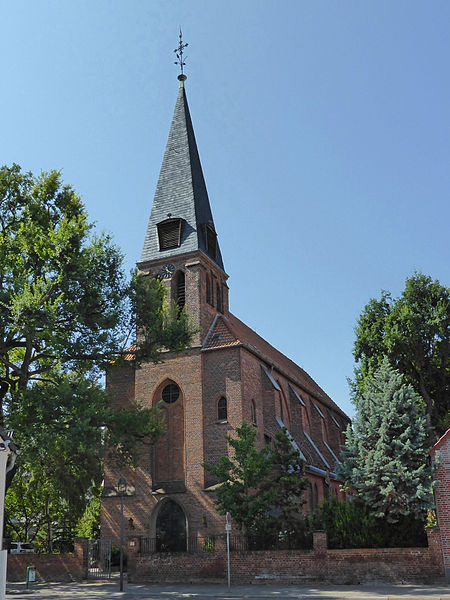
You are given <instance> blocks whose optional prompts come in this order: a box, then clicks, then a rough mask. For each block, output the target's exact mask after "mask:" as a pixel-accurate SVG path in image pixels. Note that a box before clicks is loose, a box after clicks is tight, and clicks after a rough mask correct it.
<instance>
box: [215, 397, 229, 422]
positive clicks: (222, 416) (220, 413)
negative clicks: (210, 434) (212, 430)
mask: <svg viewBox="0 0 450 600" xmlns="http://www.w3.org/2000/svg"><path fill="white" fill-rule="evenodd" d="M227 417H228V409H227V399H226V398H225V397H224V396H222V398H220V399H219V402H218V403H217V418H218V419H219V421H226V420H227Z"/></svg>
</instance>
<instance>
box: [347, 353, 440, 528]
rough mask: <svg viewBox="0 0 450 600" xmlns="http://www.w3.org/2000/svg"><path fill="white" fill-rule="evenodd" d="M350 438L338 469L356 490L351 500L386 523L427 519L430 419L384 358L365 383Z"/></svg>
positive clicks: (430, 499) (430, 482)
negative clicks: (406, 516)
mask: <svg viewBox="0 0 450 600" xmlns="http://www.w3.org/2000/svg"><path fill="white" fill-rule="evenodd" d="M346 439H347V442H346V445H345V446H344V447H343V449H342V455H343V460H342V463H340V465H338V466H337V470H336V471H337V474H338V476H339V477H340V478H341V479H342V480H343V481H344V482H345V485H346V486H347V487H348V488H350V489H353V490H355V494H354V496H352V499H354V500H359V501H361V502H362V504H364V505H366V506H368V508H369V510H370V512H371V514H373V515H374V516H375V517H379V518H385V519H386V521H387V522H396V521H398V520H399V519H400V518H401V517H402V516H404V515H413V516H414V517H415V518H417V519H421V520H424V518H425V516H426V511H427V510H428V509H429V508H432V506H433V496H432V490H433V485H434V483H433V476H432V474H433V467H432V465H431V464H430V461H429V457H428V442H427V440H428V439H429V426H428V419H427V417H426V416H425V415H424V414H423V409H422V408H421V406H420V402H418V399H417V395H416V394H415V392H414V390H413V388H412V386H410V385H406V384H405V383H403V377H402V375H401V374H400V373H399V372H398V371H396V370H395V369H393V368H392V367H391V366H390V365H389V362H388V360H387V359H386V358H385V359H384V360H383V362H382V364H381V366H380V368H379V369H378V370H377V371H375V373H374V374H373V376H372V377H370V378H368V379H367V380H366V384H365V390H364V392H363V393H362V394H361V396H360V398H359V401H358V405H357V413H356V417H355V419H354V421H353V430H352V429H351V428H350V426H349V427H348V429H347V436H346Z"/></svg>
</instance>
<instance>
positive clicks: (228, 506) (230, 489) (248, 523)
mask: <svg viewBox="0 0 450 600" xmlns="http://www.w3.org/2000/svg"><path fill="white" fill-rule="evenodd" d="M227 440H228V442H229V444H230V446H231V447H232V449H233V451H234V452H233V456H232V458H229V457H228V456H222V457H221V459H220V461H219V463H218V465H215V466H211V465H205V468H206V469H208V471H210V472H211V473H213V474H214V475H216V477H217V478H218V480H219V482H220V483H221V485H220V486H219V487H218V488H217V498H216V505H217V508H218V510H219V512H220V513H221V514H225V513H226V512H229V513H231V515H232V517H233V521H234V522H235V523H236V524H237V526H238V527H239V528H240V529H241V530H243V531H245V532H246V533H255V534H266V535H267V534H269V535H270V534H273V533H277V534H278V533H279V532H282V533H285V534H286V535H290V534H291V533H292V532H293V531H294V530H295V529H296V528H297V527H298V526H299V523H300V521H301V520H302V519H301V515H302V511H301V507H302V504H303V503H304V500H303V492H304V490H305V488H306V485H307V484H306V481H305V477H304V465H303V461H302V460H301V457H300V452H299V451H298V450H297V449H295V448H293V446H292V443H291V439H290V436H289V434H288V433H287V430H286V429H285V428H284V429H283V430H282V431H280V432H278V433H277V435H276V437H275V440H274V448H273V450H272V449H271V448H270V447H268V446H266V447H264V448H263V449H262V450H258V449H257V447H256V430H255V428H254V427H253V426H252V425H250V424H248V423H247V422H245V421H244V422H243V423H242V426H241V427H237V428H236V436H235V437H234V436H230V435H228V436H227Z"/></svg>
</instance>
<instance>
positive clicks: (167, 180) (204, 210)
mask: <svg viewBox="0 0 450 600" xmlns="http://www.w3.org/2000/svg"><path fill="white" fill-rule="evenodd" d="M186 79H187V77H186V75H184V74H183V73H182V74H180V75H179V76H178V80H179V81H180V87H179V90H178V97H177V101H176V104H175V110H174V113H173V119H172V125H171V127H170V132H169V139H168V140H167V145H166V149H165V152H164V157H163V161H162V166H161V171H160V174H159V179H158V183H157V186H156V192H155V197H154V200H153V206H152V210H151V214H150V220H149V223H148V228H147V233H146V235H145V240H144V248H143V250H142V256H141V260H140V263H145V262H147V261H153V260H157V259H159V258H167V259H169V258H172V257H175V256H178V255H180V254H184V253H186V252H192V251H195V250H201V251H203V252H204V253H205V254H206V255H207V256H209V258H210V259H211V260H212V261H213V262H215V263H216V264H217V265H218V266H219V267H220V268H221V269H222V270H224V266H223V261H222V256H221V253H220V248H219V244H218V243H216V240H215V227H214V221H213V217H212V212H211V207H210V204H209V198H208V192H207V190H206V184H205V180H204V177H203V171H202V166H201V163H200V157H199V155H198V150H197V143H196V141H195V135H194V129H193V127H192V121H191V116H190V113H189V107H188V102H187V97H186V90H185V86H184V83H185V81H186ZM170 219H172V220H176V219H180V220H181V230H180V232H181V233H180V239H179V245H178V246H176V247H171V248H169V249H160V240H159V237H158V224H159V223H162V222H164V221H167V220H170ZM211 236H212V237H211ZM211 239H213V240H214V246H215V247H214V251H212V250H211V248H212V243H211Z"/></svg>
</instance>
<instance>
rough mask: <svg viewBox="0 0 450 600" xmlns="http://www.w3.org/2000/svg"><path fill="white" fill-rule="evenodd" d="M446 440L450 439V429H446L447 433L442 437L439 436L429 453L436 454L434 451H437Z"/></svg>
mask: <svg viewBox="0 0 450 600" xmlns="http://www.w3.org/2000/svg"><path fill="white" fill-rule="evenodd" d="M447 439H450V428H449V429H447V431H446V432H445V433H444V434H443V435H441V437H440V438H439V439H438V441H437V442H436V443H435V444H434V446H433V447H432V448H431V450H430V453H433V452H436V450H438V449H439V448H440V447H441V446H442V444H443V443H444V441H445V440H447Z"/></svg>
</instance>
